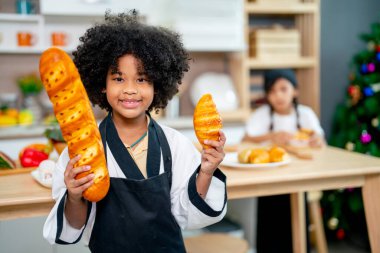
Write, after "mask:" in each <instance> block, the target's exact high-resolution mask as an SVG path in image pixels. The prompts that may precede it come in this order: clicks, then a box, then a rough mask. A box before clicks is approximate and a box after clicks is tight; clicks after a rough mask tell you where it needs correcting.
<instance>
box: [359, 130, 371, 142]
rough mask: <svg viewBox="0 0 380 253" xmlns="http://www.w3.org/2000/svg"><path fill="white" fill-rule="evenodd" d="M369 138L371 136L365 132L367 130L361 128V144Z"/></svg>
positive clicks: (369, 140)
mask: <svg viewBox="0 0 380 253" xmlns="http://www.w3.org/2000/svg"><path fill="white" fill-rule="evenodd" d="M371 140H372V136H371V135H370V134H369V133H368V132H367V130H363V131H362V134H361V136H360V141H361V142H362V143H363V144H368V143H370V142H371Z"/></svg>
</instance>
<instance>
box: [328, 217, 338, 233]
mask: <svg viewBox="0 0 380 253" xmlns="http://www.w3.org/2000/svg"><path fill="white" fill-rule="evenodd" d="M338 224H339V220H338V219H337V218H335V217H331V218H330V219H329V221H328V222H327V227H328V228H329V229H331V230H335V229H336V228H337V227H338Z"/></svg>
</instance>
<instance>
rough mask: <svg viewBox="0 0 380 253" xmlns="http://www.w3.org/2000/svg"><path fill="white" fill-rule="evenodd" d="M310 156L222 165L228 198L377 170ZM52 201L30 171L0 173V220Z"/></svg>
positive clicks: (353, 157) (330, 155) (338, 184)
mask: <svg viewBox="0 0 380 253" xmlns="http://www.w3.org/2000/svg"><path fill="white" fill-rule="evenodd" d="M313 155H314V159H313V160H311V161H309V160H299V159H296V158H292V159H293V160H292V162H291V163H290V164H289V165H286V166H284V167H276V168H268V169H249V170H247V169H238V168H227V167H222V170H223V172H224V173H225V174H226V175H227V188H228V196H229V199H236V198H246V197H253V196H263V195H274V194H281V193H288V192H295V191H300V190H304V191H309V190H324V189H335V188H344V187H355V186H357V187H360V186H362V185H363V184H364V176H365V175H370V174H378V173H380V159H378V158H375V157H371V156H367V155H363V154H358V153H353V152H348V151H345V150H341V149H337V148H332V147H326V148H324V149H322V150H318V151H314V152H313ZM53 204H54V202H53V200H52V198H51V189H49V188H45V187H43V186H41V185H39V184H38V183H37V182H36V181H35V180H34V179H33V178H32V176H31V175H30V172H28V173H23V174H16V175H7V176H0V220H2V219H13V218H21V217H31V216H38V215H47V214H48V210H50V209H51V207H52V206H53Z"/></svg>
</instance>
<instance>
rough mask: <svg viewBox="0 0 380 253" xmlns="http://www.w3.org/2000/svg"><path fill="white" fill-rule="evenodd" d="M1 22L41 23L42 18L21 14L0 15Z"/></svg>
mask: <svg viewBox="0 0 380 253" xmlns="http://www.w3.org/2000/svg"><path fill="white" fill-rule="evenodd" d="M0 20H1V21H12V22H42V21H43V18H42V16H41V15H22V14H11V13H9V14H8V13H0Z"/></svg>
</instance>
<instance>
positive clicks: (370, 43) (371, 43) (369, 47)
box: [367, 41, 375, 51]
mask: <svg viewBox="0 0 380 253" xmlns="http://www.w3.org/2000/svg"><path fill="white" fill-rule="evenodd" d="M367 49H368V51H374V50H375V42H373V41H370V42H368V44H367Z"/></svg>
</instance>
